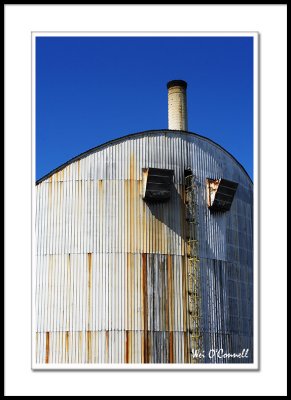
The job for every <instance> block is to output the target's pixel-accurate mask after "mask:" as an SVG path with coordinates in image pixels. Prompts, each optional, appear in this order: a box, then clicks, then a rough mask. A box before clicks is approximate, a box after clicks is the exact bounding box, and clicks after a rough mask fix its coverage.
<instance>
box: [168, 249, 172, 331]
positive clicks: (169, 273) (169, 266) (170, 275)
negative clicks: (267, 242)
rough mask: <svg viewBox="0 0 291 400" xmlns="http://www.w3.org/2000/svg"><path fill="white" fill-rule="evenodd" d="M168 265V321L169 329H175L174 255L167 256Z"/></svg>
mask: <svg viewBox="0 0 291 400" xmlns="http://www.w3.org/2000/svg"><path fill="white" fill-rule="evenodd" d="M167 264H168V265H167V266H168V321H169V322H168V323H169V331H172V330H173V317H172V312H173V307H172V306H173V304H172V302H173V293H172V290H173V289H172V257H171V256H170V255H168V257H167Z"/></svg>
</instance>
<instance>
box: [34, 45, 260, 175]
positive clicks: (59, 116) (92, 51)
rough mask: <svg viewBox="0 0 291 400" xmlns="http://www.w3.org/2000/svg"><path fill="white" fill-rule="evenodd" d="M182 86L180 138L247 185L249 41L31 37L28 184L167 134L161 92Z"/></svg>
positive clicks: (250, 136) (249, 151)
mask: <svg viewBox="0 0 291 400" xmlns="http://www.w3.org/2000/svg"><path fill="white" fill-rule="evenodd" d="M172 79H183V80H185V81H187V83H188V89H187V98H188V130H189V131H190V132H195V133H198V134H200V135H203V136H206V137H208V138H209V139H212V140H214V141H215V142H217V143H219V144H220V145H221V146H223V147H224V148H225V149H226V150H228V151H229V152H230V153H231V154H232V155H233V156H234V157H235V158H236V159H237V160H238V161H239V162H240V163H241V164H242V165H243V166H244V168H245V169H246V171H247V172H248V174H249V175H250V177H251V178H253V40H252V38H250V37H38V38H37V39H36V179H39V178H41V177H42V176H43V175H45V174H46V173H48V172H50V171H51V170H52V169H54V168H56V167H58V166H59V165H61V164H62V163H64V162H66V161H68V160H69V159H70V158H72V157H74V156H76V155H78V154H80V153H82V152H84V151H86V150H88V149H90V148H92V147H95V146H98V145H100V144H102V143H104V142H106V141H108V140H112V139H115V138H118V137H120V136H124V135H127V134H130V133H135V132H141V131H145V130H150V129H167V127H168V121H167V118H168V114H167V88H166V84H167V82H168V81H170V80H172Z"/></svg>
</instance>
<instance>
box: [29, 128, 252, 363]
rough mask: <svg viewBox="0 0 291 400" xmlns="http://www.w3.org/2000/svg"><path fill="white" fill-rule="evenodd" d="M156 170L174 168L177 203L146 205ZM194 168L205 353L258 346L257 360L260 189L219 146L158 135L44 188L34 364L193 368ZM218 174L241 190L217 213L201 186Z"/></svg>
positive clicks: (99, 157) (114, 147)
mask: <svg viewBox="0 0 291 400" xmlns="http://www.w3.org/2000/svg"><path fill="white" fill-rule="evenodd" d="M148 167H152V168H166V169H173V170H174V188H173V191H172V195H171V199H170V201H169V202H167V203H160V204H147V203H145V202H144V201H143V199H142V190H143V182H142V179H143V173H142V169H143V168H148ZM189 167H190V168H191V169H192V170H193V172H194V174H195V175H196V177H197V182H198V205H199V222H200V224H199V255H200V260H201V288H202V318H203V323H202V327H201V329H202V333H203V343H204V349H205V351H206V352H207V351H208V349H209V348H210V347H211V348H212V347H213V346H214V348H217V346H219V347H223V348H224V349H225V350H226V351H232V352H234V351H239V350H240V349H241V350H242V349H243V348H250V357H249V359H248V360H247V362H251V361H252V355H251V350H252V303H253V300H252V183H251V181H250V179H249V178H248V176H247V175H246V173H245V171H244V170H243V169H242V167H241V166H239V164H238V163H237V162H236V161H235V160H234V159H233V158H232V157H231V156H230V155H229V154H228V153H227V152H225V151H224V150H222V149H221V148H220V147H219V146H217V145H215V144H214V143H213V142H211V141H209V140H207V139H204V138H201V137H199V136H197V135H192V134H186V133H182V132H173V131H172V132H171V131H153V132H146V133H142V134H136V135H133V136H130V137H126V138H121V139H120V140H117V141H115V142H113V143H110V144H108V145H104V146H102V147H100V148H97V149H95V150H93V151H91V152H89V153H87V154H86V155H85V156H84V157H82V158H80V159H79V160H76V161H74V162H72V163H68V165H66V166H64V167H63V168H62V169H60V170H58V171H57V172H55V173H53V174H52V175H51V176H48V177H46V178H45V179H43V180H42V181H40V182H39V183H38V184H37V186H36V193H37V199H36V252H37V254H36V260H37V261H36V271H37V273H36V293H35V296H36V298H35V304H36V331H37V333H36V361H37V362H38V363H53V362H56V363H67V362H69V363H75V362H84V363H85V362H86V363H91V362H92V363H107V362H108V363H126V362H128V363H170V362H171V363H186V362H189V358H190V349H189V347H188V342H189V338H188V330H187V301H186V290H187V289H186V280H187V276H186V275H187V274H186V270H187V265H186V264H187V257H186V256H185V242H184V240H185V235H184V233H185V226H184V225H185V209H184V186H183V185H184V170H185V169H186V168H189ZM220 177H223V178H225V179H229V180H233V181H235V182H237V183H239V186H238V190H237V193H236V195H235V198H234V202H233V204H232V207H231V210H230V211H229V212H227V213H216V214H210V212H209V210H208V208H207V200H206V183H205V180H206V178H213V179H216V178H220ZM230 361H231V360H230ZM230 361H228V362H230ZM204 362H226V361H225V360H219V359H216V358H214V359H212V360H211V361H207V359H206V360H205V361H204ZM236 362H237V360H236ZM244 362H246V360H244Z"/></svg>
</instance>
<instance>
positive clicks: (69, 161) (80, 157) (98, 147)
mask: <svg viewBox="0 0 291 400" xmlns="http://www.w3.org/2000/svg"><path fill="white" fill-rule="evenodd" d="M153 133H156V134H157V133H176V134H181V133H182V134H186V135H193V136H196V137H198V138H200V139H203V140H206V141H207V142H209V143H212V144H213V145H215V146H217V147H218V148H219V149H220V150H223V151H224V152H225V153H226V154H228V155H229V156H230V157H231V158H232V159H233V160H234V161H235V162H236V163H237V164H238V165H239V167H240V168H241V169H242V170H243V171H244V173H245V174H246V175H247V177H248V178H249V180H250V182H251V183H253V181H252V179H251V178H250V176H249V174H248V173H247V171H246V170H245V168H244V167H243V166H242V165H241V163H240V162H239V161H238V160H237V159H236V158H235V157H234V156H233V155H232V154H231V153H230V152H229V151H227V150H226V149H225V148H223V147H222V146H220V145H219V144H218V143H216V142H214V141H213V140H211V139H209V138H207V137H205V136H202V135H199V134H198V133H194V132H189V131H181V130H172V129H154V130H147V131H142V132H135V133H131V134H128V135H125V136H121V137H119V138H117V139H113V140H109V141H108V142H105V143H102V144H100V145H98V146H95V147H93V148H91V149H89V150H86V151H85V152H83V153H81V154H79V155H77V156H75V157H73V158H71V159H70V160H68V161H66V162H65V163H63V164H61V165H60V166H58V167H57V168H55V169H53V170H52V171H50V172H49V173H47V174H46V175H44V176H43V177H42V178H40V179H38V180H37V181H36V185H38V184H40V183H41V182H43V181H44V180H46V179H48V178H49V177H51V176H52V175H53V174H55V173H56V172H59V171H60V170H62V169H63V168H65V167H66V166H68V165H69V164H72V163H73V162H75V161H78V160H80V159H82V158H84V157H86V156H88V155H89V154H91V153H94V152H95V151H97V150H101V149H102V148H103V147H107V146H110V145H112V144H115V143H118V142H121V141H123V140H126V139H129V138H132V137H134V136H142V135H147V134H153Z"/></svg>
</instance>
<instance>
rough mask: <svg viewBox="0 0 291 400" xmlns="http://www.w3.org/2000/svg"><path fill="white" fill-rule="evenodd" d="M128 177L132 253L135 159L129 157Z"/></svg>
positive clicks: (132, 246)
mask: <svg viewBox="0 0 291 400" xmlns="http://www.w3.org/2000/svg"><path fill="white" fill-rule="evenodd" d="M129 168H130V175H129V208H130V209H129V212H130V214H129V229H130V251H131V252H133V251H134V243H133V241H134V239H135V238H134V180H135V159H134V155H133V154H131V155H130V166H129Z"/></svg>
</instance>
